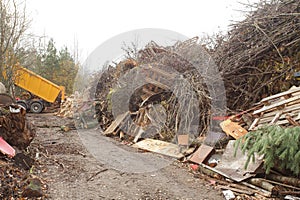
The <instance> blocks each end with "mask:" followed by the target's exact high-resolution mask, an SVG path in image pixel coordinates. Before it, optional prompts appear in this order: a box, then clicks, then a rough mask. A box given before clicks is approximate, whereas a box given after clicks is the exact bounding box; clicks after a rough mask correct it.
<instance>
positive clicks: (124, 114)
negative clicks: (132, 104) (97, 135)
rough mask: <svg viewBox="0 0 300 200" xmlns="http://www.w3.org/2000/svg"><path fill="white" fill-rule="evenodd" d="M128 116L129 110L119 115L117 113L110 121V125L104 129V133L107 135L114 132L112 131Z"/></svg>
mask: <svg viewBox="0 0 300 200" xmlns="http://www.w3.org/2000/svg"><path fill="white" fill-rule="evenodd" d="M128 116H129V112H128V111H127V112H125V113H123V114H121V115H118V116H117V117H116V119H115V120H114V121H113V122H112V123H111V125H110V126H109V127H108V128H107V129H106V130H105V132H104V135H109V134H112V133H114V131H115V130H116V129H117V128H118V127H119V125H120V124H121V123H122V122H123V121H124V120H125V118H126V117H128Z"/></svg>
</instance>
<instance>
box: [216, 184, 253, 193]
mask: <svg viewBox="0 0 300 200" xmlns="http://www.w3.org/2000/svg"><path fill="white" fill-rule="evenodd" d="M218 188H220V189H224V190H231V191H233V192H237V193H240V194H247V195H253V194H254V192H253V191H249V190H243V189H238V188H235V187H232V186H231V185H229V186H225V185H220V186H218Z"/></svg>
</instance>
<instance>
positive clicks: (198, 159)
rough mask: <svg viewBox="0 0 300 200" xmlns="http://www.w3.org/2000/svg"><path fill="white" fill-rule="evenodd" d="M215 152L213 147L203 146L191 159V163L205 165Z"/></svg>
mask: <svg viewBox="0 0 300 200" xmlns="http://www.w3.org/2000/svg"><path fill="white" fill-rule="evenodd" d="M213 151H214V148H213V147H210V146H207V145H205V144H202V145H201V146H200V147H199V148H198V149H197V151H196V152H195V153H194V154H193V156H192V157H191V158H190V161H192V162H194V163H198V164H200V163H203V162H204V161H205V160H206V159H207V158H208V156H209V155H211V154H212V153H213Z"/></svg>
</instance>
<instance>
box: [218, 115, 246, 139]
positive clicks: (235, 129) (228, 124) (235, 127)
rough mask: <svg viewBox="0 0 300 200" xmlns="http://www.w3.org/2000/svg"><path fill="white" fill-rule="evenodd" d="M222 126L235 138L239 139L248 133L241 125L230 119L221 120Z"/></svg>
mask: <svg viewBox="0 0 300 200" xmlns="http://www.w3.org/2000/svg"><path fill="white" fill-rule="evenodd" d="M220 126H221V128H222V130H223V131H224V132H225V133H226V134H227V135H231V136H232V137H233V138H234V139H239V138H240V137H242V136H244V135H245V134H247V133H248V131H247V130H246V129H244V128H243V127H241V126H240V125H239V124H238V123H236V122H232V121H231V120H230V119H227V120H225V121H223V122H221V123H220Z"/></svg>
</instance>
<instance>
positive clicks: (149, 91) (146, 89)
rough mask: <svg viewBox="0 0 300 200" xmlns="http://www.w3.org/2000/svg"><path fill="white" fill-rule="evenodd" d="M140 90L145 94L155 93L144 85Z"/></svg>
mask: <svg viewBox="0 0 300 200" xmlns="http://www.w3.org/2000/svg"><path fill="white" fill-rule="evenodd" d="M142 91H143V92H144V93H146V94H149V95H150V96H153V95H155V94H157V93H156V92H154V91H152V90H150V89H148V88H147V87H146V86H144V87H143V89H142Z"/></svg>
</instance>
